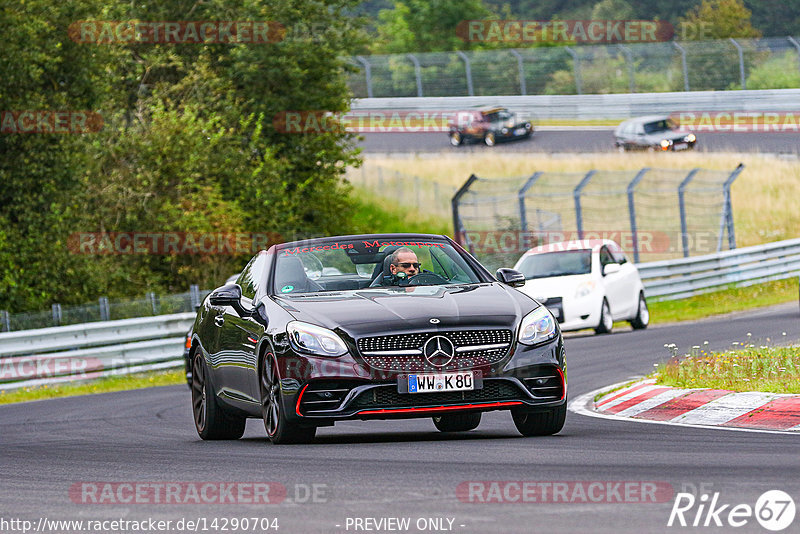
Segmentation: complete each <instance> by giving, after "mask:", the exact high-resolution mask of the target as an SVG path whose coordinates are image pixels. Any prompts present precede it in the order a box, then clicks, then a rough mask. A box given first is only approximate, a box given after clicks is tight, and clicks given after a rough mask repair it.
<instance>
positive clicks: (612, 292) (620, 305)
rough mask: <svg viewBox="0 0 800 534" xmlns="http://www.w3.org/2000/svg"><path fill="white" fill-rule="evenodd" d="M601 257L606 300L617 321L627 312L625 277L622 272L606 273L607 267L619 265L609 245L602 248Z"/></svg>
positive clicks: (601, 272) (601, 271) (601, 273)
mask: <svg viewBox="0 0 800 534" xmlns="http://www.w3.org/2000/svg"><path fill="white" fill-rule="evenodd" d="M599 256H600V276H601V280H602V284H603V288H604V290H605V295H606V300H608V307H609V308H611V316H612V317H614V318H615V319H617V318H619V317H623V316H624V314H625V313H626V311H627V310H626V309H625V299H626V297H625V294H626V288H625V277H624V276H623V274H622V272H621V271H617V272H614V273H606V266H607V265H611V264H615V265H618V264H617V262H616V261H615V259H614V256H613V255H612V254H611V251H610V250H609V249H608V246H607V245H603V246H602V247H601V248H600V254H599Z"/></svg>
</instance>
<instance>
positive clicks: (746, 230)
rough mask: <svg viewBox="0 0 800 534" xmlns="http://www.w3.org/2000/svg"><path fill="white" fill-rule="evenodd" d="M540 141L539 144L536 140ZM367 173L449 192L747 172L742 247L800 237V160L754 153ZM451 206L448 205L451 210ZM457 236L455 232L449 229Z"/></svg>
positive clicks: (498, 162) (397, 161) (457, 162)
mask: <svg viewBox="0 0 800 534" xmlns="http://www.w3.org/2000/svg"><path fill="white" fill-rule="evenodd" d="M534 142H535V141H534ZM365 160H366V161H365V165H366V167H367V170H369V169H370V168H371V167H375V166H380V167H382V168H384V169H390V170H393V171H399V172H402V173H403V174H406V175H416V176H419V177H420V178H423V179H428V180H431V181H435V182H437V183H439V184H441V185H442V187H443V188H445V187H446V188H449V189H448V190H449V191H453V190H455V188H457V187H459V186H461V184H463V183H464V181H465V180H466V179H467V178H468V177H469V176H470V175H471V174H473V173H474V174H477V175H478V176H481V177H485V178H497V177H509V176H525V175H530V174H532V173H533V172H536V171H559V172H588V171H589V170H590V169H604V170H635V169H641V168H643V167H654V168H671V169H686V170H688V169H692V168H695V167H702V168H706V169H715V170H724V171H732V170H733V169H734V168H735V167H736V165H738V164H739V163H740V162H742V163H744V164H745V169H744V171H743V172H742V174H741V175H740V176H739V178H738V179H737V180H736V181H735V182H734V184H733V187H732V189H731V194H732V204H733V214H734V224H735V229H736V243H737V246H740V247H743V246H748V245H757V244H761V243H767V242H770V241H780V240H783V239H790V238H794V237H798V235H800V210H798V209H797V201H796V199H797V198H800V161H792V160H781V159H777V158H775V157H773V156H767V155H757V154H756V155H752V154H724V153H716V154H705V153H700V152H684V153H629V154H616V153H608V154H585V155H581V154H561V155H548V154H535V153H530V154H484V153H481V154H468V153H463V154H442V155H440V156H436V157H429V156H425V157H412V158H386V157H383V158H381V157H374V156H370V155H366V157H365ZM446 207H447V206H445V208H446ZM448 232H452V229H448Z"/></svg>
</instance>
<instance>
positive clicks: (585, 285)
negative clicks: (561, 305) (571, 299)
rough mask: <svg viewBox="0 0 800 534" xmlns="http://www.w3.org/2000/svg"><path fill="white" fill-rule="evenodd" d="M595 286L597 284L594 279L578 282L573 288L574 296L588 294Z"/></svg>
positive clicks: (577, 297) (579, 296) (578, 296)
mask: <svg viewBox="0 0 800 534" xmlns="http://www.w3.org/2000/svg"><path fill="white" fill-rule="evenodd" d="M595 287H597V284H595V282H594V280H587V281H586V282H581V283H580V284H578V287H576V288H575V298H576V299H579V298H581V297H585V296H586V295H589V294H590V293H591V292H592V291H594V288H595Z"/></svg>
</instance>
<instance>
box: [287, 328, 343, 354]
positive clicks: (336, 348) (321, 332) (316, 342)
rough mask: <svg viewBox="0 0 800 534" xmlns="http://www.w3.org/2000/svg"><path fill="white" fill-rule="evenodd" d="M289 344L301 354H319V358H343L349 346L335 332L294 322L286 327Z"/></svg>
mask: <svg viewBox="0 0 800 534" xmlns="http://www.w3.org/2000/svg"><path fill="white" fill-rule="evenodd" d="M286 333H287V334H289V343H291V345H292V348H293V349H295V350H297V351H299V352H306V353H309V354H317V355H319V356H341V355H342V354H346V353H347V345H345V344H344V341H342V338H340V337H339V336H338V335H336V333H335V332H333V331H331V330H328V329H327V328H323V327H321V326H317V325H314V324H309V323H304V322H301V321H292V322H290V323H289V324H287V325H286Z"/></svg>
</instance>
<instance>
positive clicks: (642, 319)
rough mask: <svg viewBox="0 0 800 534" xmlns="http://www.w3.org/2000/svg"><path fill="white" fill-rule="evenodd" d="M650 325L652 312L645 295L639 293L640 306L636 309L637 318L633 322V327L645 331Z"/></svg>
mask: <svg viewBox="0 0 800 534" xmlns="http://www.w3.org/2000/svg"><path fill="white" fill-rule="evenodd" d="M648 324H650V310H649V309H648V308H647V301H646V300H645V299H644V295H643V294H642V293H639V305H638V306H637V307H636V317H634V318H633V319H632V320H631V326H632V327H633V328H634V329H635V330H644V329H645V328H647V325H648Z"/></svg>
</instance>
